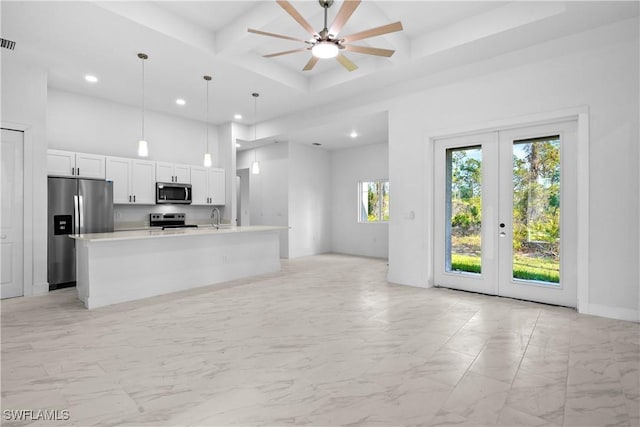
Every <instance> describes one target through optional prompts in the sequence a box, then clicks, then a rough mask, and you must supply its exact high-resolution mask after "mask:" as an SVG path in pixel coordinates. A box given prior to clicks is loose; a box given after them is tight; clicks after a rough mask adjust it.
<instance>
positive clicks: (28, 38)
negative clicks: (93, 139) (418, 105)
mask: <svg viewBox="0 0 640 427" xmlns="http://www.w3.org/2000/svg"><path fill="white" fill-rule="evenodd" d="M291 3H292V4H293V5H294V6H295V8H296V9H297V10H298V11H299V12H300V13H301V14H302V15H303V16H304V17H305V18H306V19H307V21H309V22H310V23H311V24H312V25H313V26H314V28H317V29H318V30H320V29H321V28H322V24H323V22H322V21H323V10H322V8H321V7H320V5H319V4H318V2H317V1H315V0H313V1H312V0H307V1H292V2H291ZM341 3H342V1H341V0H336V3H335V4H334V5H333V6H332V7H331V8H330V9H329V22H331V21H332V20H333V17H334V16H335V14H336V13H337V11H338V9H339V8H340V5H341ZM0 5H1V8H2V10H1V12H2V27H1V35H2V37H3V38H7V39H10V40H14V41H15V42H16V48H15V50H14V51H3V52H2V59H3V60H6V59H8V60H12V61H13V60H15V61H19V62H29V63H36V64H38V65H40V66H42V67H45V68H46V69H47V70H48V79H49V86H50V87H51V88H54V89H59V90H64V91H70V92H75V93H79V94H84V95H88V96H96V97H100V98H104V99H107V100H111V101H114V102H119V103H124V104H129V105H134V106H138V105H140V94H141V90H140V87H141V86H140V85H141V83H140V82H141V66H140V60H139V59H138V57H137V53H138V52H144V53H147V54H148V55H149V59H148V61H147V62H146V63H145V67H146V76H147V83H146V88H147V89H146V90H147V96H146V99H147V101H146V103H147V107H148V108H150V109H153V110H156V111H160V112H165V113H168V114H174V115H179V116H183V117H188V118H193V119H197V120H203V119H204V110H205V109H204V104H205V87H206V86H205V82H204V80H203V79H202V76H203V75H205V74H211V75H212V76H213V81H212V83H211V92H210V93H211V105H212V108H211V109H212V111H213V112H212V113H211V115H210V117H211V118H210V121H211V122H213V123H215V124H220V123H225V122H229V121H232V120H233V115H234V114H236V113H240V114H242V115H243V117H244V118H243V119H242V120H241V122H243V123H247V124H252V123H254V122H255V121H256V117H255V116H254V114H253V111H254V104H253V98H252V97H251V93H252V92H259V93H260V94H261V96H260V98H259V101H258V115H257V116H258V117H257V121H264V120H268V119H272V118H276V117H280V116H285V115H289V114H293V113H298V112H301V111H310V112H313V111H322V110H327V109H330V110H339V109H340V105H341V102H343V101H346V100H350V101H353V100H354V99H357V98H358V97H359V96H361V95H362V94H368V93H371V92H374V91H376V90H378V89H380V88H382V87H389V86H393V85H395V84H397V83H403V84H405V85H406V82H408V81H411V80H412V79H416V78H423V77H425V75H429V73H433V72H436V71H442V70H443V69H447V68H448V67H454V66H455V67H459V66H464V64H465V63H469V62H473V61H478V60H482V59H487V58H491V57H493V56H496V55H499V54H502V53H505V52H509V51H513V50H517V49H522V48H525V47H528V46H531V45H534V44H537V43H541V42H544V41H548V40H551V39H554V38H558V37H562V36H565V35H568V34H572V33H576V32H580V31H584V30H587V29H590V28H593V27H597V26H600V25H605V24H608V23H611V22H614V21H616V20H621V19H625V18H629V17H632V16H637V15H638V2H522V1H518V2H483V1H469V2H467V1H398V0H394V1H378V0H363V1H362V3H361V5H360V6H359V7H358V9H357V10H356V12H355V13H354V14H353V16H352V17H351V19H350V20H349V21H348V22H347V24H346V25H345V27H344V29H343V31H342V33H341V34H343V35H344V34H349V33H353V32H357V31H361V30H364V29H369V28H372V27H376V26H379V25H383V24H387V23H391V22H395V21H402V24H403V26H404V31H402V32H399V33H392V34H388V35H384V36H379V37H374V38H371V39H366V40H362V41H361V42H358V44H360V45H363V46H373V47H380V48H385V49H395V50H396V53H395V54H394V55H393V56H392V57H391V58H383V57H377V56H369V55H362V54H358V53H349V54H348V55H349V57H350V59H352V60H353V61H354V62H355V63H356V64H357V65H358V67H359V68H358V69H357V70H356V71H353V72H347V71H346V70H345V69H344V68H343V67H342V66H340V64H338V63H337V62H336V61H335V60H333V59H329V60H321V61H320V63H319V64H318V65H317V66H316V67H315V68H314V69H313V70H312V71H310V72H304V71H302V68H303V66H304V65H305V64H306V62H307V61H308V59H309V58H310V52H299V53H295V54H291V55H286V56H281V57H275V58H263V57H262V55H264V54H267V53H273V52H278V51H282V50H289V49H294V48H297V47H300V45H299V44H297V43H296V42H293V41H289V40H281V39H276V38H271V37H264V36H259V35H256V34H251V33H248V32H247V28H249V27H250V28H255V29H259V30H263V31H269V32H275V33H280V34H286V35H291V36H293V37H297V38H302V39H307V38H308V34H307V33H306V32H305V31H304V29H303V28H302V27H300V26H299V25H298V24H297V23H296V22H295V21H294V20H293V19H292V18H291V17H290V16H289V15H287V14H286V13H285V11H284V10H283V9H282V8H281V7H279V6H278V5H277V4H276V3H275V1H166V2H165V1H156V2H148V1H124V2H119V1H105V2H72V1H65V2H57V1H46V2H34V1H2V2H1V3H0ZM470 52H471V53H470ZM85 74H94V75H96V76H97V77H98V78H99V82H98V83H97V84H89V83H87V82H86V81H85V80H84V78H83V77H84V75H85ZM3 84H6V82H4V81H3ZM176 98H183V99H185V100H186V105H185V106H182V107H179V106H177V105H176V104H175V100H176ZM363 120H365V121H366V119H363ZM369 120H373V119H371V118H369ZM343 125H344V126H346V127H349V126H351V125H350V124H344V123H343ZM319 134H320V133H319Z"/></svg>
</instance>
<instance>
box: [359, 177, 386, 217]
mask: <svg viewBox="0 0 640 427" xmlns="http://www.w3.org/2000/svg"><path fill="white" fill-rule="evenodd" d="M358 194H359V201H358V204H359V206H358V212H359V213H358V221H359V222H386V221H389V181H388V180H386V179H385V180H382V179H381V180H377V181H361V182H359V183H358Z"/></svg>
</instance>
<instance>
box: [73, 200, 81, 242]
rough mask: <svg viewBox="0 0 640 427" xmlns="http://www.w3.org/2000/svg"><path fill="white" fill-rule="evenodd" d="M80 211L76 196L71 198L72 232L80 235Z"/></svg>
mask: <svg viewBox="0 0 640 427" xmlns="http://www.w3.org/2000/svg"><path fill="white" fill-rule="evenodd" d="M79 222H80V209H79V207H78V196H73V232H74V234H80V226H79Z"/></svg>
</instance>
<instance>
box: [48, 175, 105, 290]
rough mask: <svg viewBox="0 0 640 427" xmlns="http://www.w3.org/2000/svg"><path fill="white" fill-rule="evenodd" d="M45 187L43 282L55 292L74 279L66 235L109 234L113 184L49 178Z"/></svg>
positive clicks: (70, 241) (71, 247)
mask: <svg viewBox="0 0 640 427" xmlns="http://www.w3.org/2000/svg"><path fill="white" fill-rule="evenodd" d="M48 187H49V188H48V197H49V203H48V204H49V208H48V215H47V222H48V245H47V260H48V262H47V264H48V265H47V267H48V268H47V279H48V281H49V287H50V288H51V289H55V288H57V287H64V286H72V285H73V284H74V282H75V280H76V253H75V252H76V248H75V240H73V239H71V238H70V237H69V235H70V234H81V233H82V234H84V233H104V232H110V231H113V183H112V182H110V181H99V180H93V179H77V178H49V183H48Z"/></svg>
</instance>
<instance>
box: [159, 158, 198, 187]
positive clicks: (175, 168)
mask: <svg viewBox="0 0 640 427" xmlns="http://www.w3.org/2000/svg"><path fill="white" fill-rule="evenodd" d="M190 169H191V167H190V166H188V165H180V164H174V163H166V162H156V182H177V183H180V184H190V183H191V174H190Z"/></svg>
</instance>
